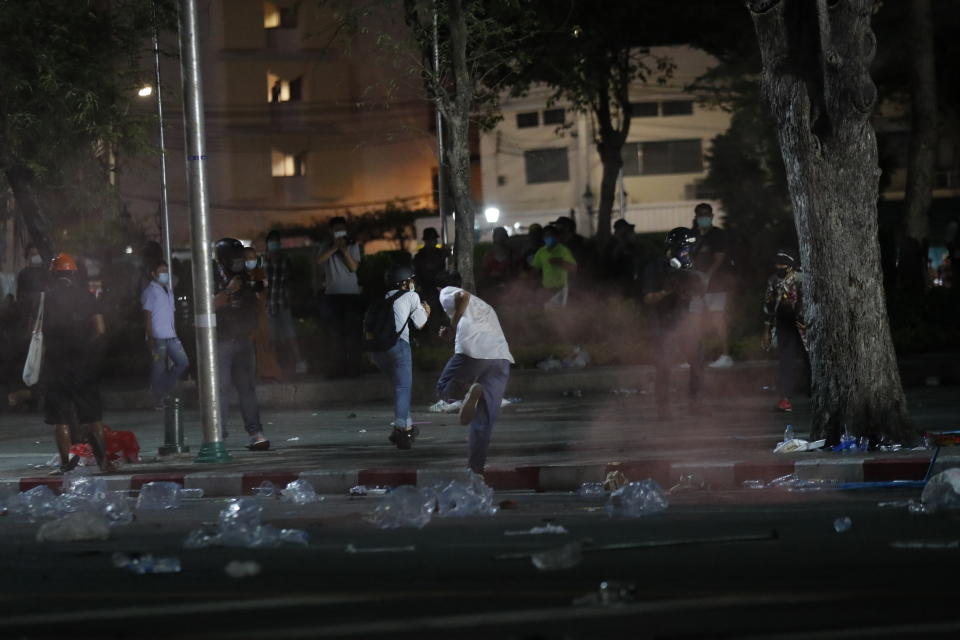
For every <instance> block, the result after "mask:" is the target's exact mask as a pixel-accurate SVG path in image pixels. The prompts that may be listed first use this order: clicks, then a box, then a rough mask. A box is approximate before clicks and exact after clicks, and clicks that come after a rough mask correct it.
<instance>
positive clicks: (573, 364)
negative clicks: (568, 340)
mask: <svg viewBox="0 0 960 640" xmlns="http://www.w3.org/2000/svg"><path fill="white" fill-rule="evenodd" d="M589 364H590V354H589V353H587V351H586V349H584V348H582V347H581V346H580V345H577V346H575V347H574V348H573V351H571V352H570V354H569V355H568V356H567V357H566V358H564V359H563V366H564V368H566V369H583V368H584V367H586V366H587V365H589Z"/></svg>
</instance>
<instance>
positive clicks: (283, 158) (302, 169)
mask: <svg viewBox="0 0 960 640" xmlns="http://www.w3.org/2000/svg"><path fill="white" fill-rule="evenodd" d="M270 156H271V161H272V163H271V164H272V175H273V177H274V178H293V177H295V176H305V175H307V152H306V151H301V152H300V153H284V152H283V151H278V150H277V149H273V150H272V151H271V153H270Z"/></svg>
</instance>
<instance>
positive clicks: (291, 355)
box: [18, 203, 807, 472]
mask: <svg viewBox="0 0 960 640" xmlns="http://www.w3.org/2000/svg"><path fill="white" fill-rule="evenodd" d="M694 215H695V217H694V224H693V225H692V226H691V227H690V228H687V227H678V228H675V229H673V230H672V231H670V232H669V233H668V234H667V236H666V240H665V243H664V244H663V245H662V249H661V250H660V251H659V252H658V254H657V255H654V256H644V255H643V253H642V251H641V250H640V249H639V246H638V244H637V242H636V237H635V233H634V227H633V225H631V224H629V223H628V222H626V221H625V220H618V221H617V222H616V223H615V225H614V227H613V234H612V237H611V239H610V241H609V242H608V243H607V245H606V246H604V247H602V248H601V249H600V250H599V251H597V250H595V249H594V248H593V247H592V246H591V245H590V244H589V243H587V242H586V241H585V239H584V238H583V237H582V236H580V235H579V234H577V231H576V225H575V223H574V222H573V220H572V218H570V217H567V216H562V217H560V218H558V219H557V220H556V221H555V222H553V223H552V224H549V225H546V226H545V227H540V226H539V225H531V227H530V229H529V233H528V234H527V236H526V237H525V238H523V239H522V240H523V242H524V244H522V245H521V244H519V243H518V242H517V240H518V239H517V238H511V237H510V236H509V234H508V233H507V231H506V230H505V229H503V228H498V229H495V230H494V232H493V242H492V244H491V245H490V247H489V249H488V250H487V251H486V253H485V254H484V255H483V256H482V259H481V260H480V262H479V267H478V271H477V276H478V291H477V293H472V292H470V291H467V290H465V289H463V288H462V287H461V282H460V278H459V275H458V274H456V273H455V272H452V271H450V270H449V269H450V257H451V256H450V252H449V250H448V249H447V247H444V246H442V245H441V244H440V243H439V238H438V234H437V232H436V230H435V229H432V228H427V229H426V230H424V232H423V236H422V240H423V246H422V248H420V249H419V251H417V252H416V254H415V255H413V256H412V258H411V259H410V260H409V261H403V260H401V261H398V262H396V263H395V264H392V265H390V266H389V267H388V268H387V269H386V270H385V273H384V274H383V287H382V288H383V293H382V296H381V295H380V294H379V293H377V294H376V295H374V296H373V297H372V298H365V297H364V293H367V294H370V293H371V292H365V291H364V290H363V287H362V286H361V283H360V280H359V278H358V271H359V270H360V266H361V263H362V262H363V260H364V257H363V251H362V247H361V246H360V244H359V243H358V242H356V241H355V240H353V239H352V238H351V236H350V234H349V232H348V229H347V221H346V219H344V218H340V217H338V218H333V219H331V220H330V221H329V223H328V228H329V235H328V238H327V240H326V241H324V242H322V243H320V244H319V245H318V247H317V250H316V253H315V254H314V258H313V259H314V261H315V264H316V265H317V267H318V269H320V270H322V273H323V276H324V282H325V291H324V295H323V297H322V304H323V307H324V310H325V313H326V314H327V316H326V317H328V318H330V325H329V329H330V330H331V332H332V336H331V339H330V340H329V341H328V342H327V344H328V347H329V348H328V349H327V350H326V353H325V356H326V357H327V358H328V359H329V360H330V362H331V363H332V364H333V367H332V373H333V374H335V375H355V374H356V373H358V372H360V371H362V369H363V367H364V362H365V359H366V358H365V356H364V352H366V353H367V354H368V355H369V360H370V361H372V363H373V364H374V365H375V366H376V367H377V368H378V369H379V370H380V371H382V372H383V373H384V374H385V375H386V376H387V377H388V378H389V379H390V381H391V383H392V385H393V392H394V417H393V420H392V421H391V423H390V433H389V441H390V442H391V443H392V444H394V445H395V446H396V447H397V448H399V449H409V448H411V447H412V446H413V443H414V441H415V439H416V437H417V435H418V430H417V428H416V426H415V425H414V423H413V419H412V416H411V410H410V406H411V399H410V396H411V389H412V386H413V385H412V379H413V366H412V363H413V358H412V345H413V344H414V343H415V341H414V340H412V338H411V331H418V332H423V335H428V336H432V337H435V338H437V339H441V338H443V337H447V338H449V339H452V341H453V354H452V357H451V358H450V359H449V361H448V362H447V364H446V366H445V367H444V368H443V371H442V373H441V374H440V377H439V380H438V382H437V394H438V396H439V397H440V398H441V399H443V400H447V401H450V400H453V399H462V404H461V409H460V412H461V416H460V418H461V422H462V423H463V424H464V425H469V426H470V435H469V447H468V449H469V451H468V466H469V467H470V468H471V469H473V470H474V471H477V472H480V471H482V470H483V468H484V465H485V462H486V456H487V450H488V448H489V443H490V437H491V433H492V430H493V426H494V423H495V422H496V420H497V417H498V414H499V410H500V405H501V402H502V399H503V395H504V392H505V389H506V385H507V381H508V380H509V375H510V366H511V364H512V363H513V362H514V359H513V356H512V355H511V352H510V348H509V345H508V342H507V339H506V336H505V335H504V331H503V329H502V327H501V324H500V320H499V317H498V315H497V311H496V309H497V308H498V307H499V306H500V305H502V304H505V301H506V300H508V299H509V297H510V296H511V295H513V293H514V292H515V289H514V287H515V286H517V285H518V283H524V285H523V286H526V287H528V291H529V292H530V293H531V296H530V297H529V298H527V300H529V301H533V304H534V305H536V306H534V307H533V308H534V309H536V308H541V309H542V310H543V311H544V312H550V311H553V310H557V309H563V308H566V307H568V306H570V305H572V304H575V301H576V299H577V296H578V287H582V288H584V289H585V288H586V287H587V286H589V285H588V284H587V283H590V282H592V281H596V280H598V279H602V280H604V281H605V282H606V284H607V286H608V287H612V289H613V290H614V291H618V292H619V293H620V294H621V295H624V296H627V297H630V296H634V297H636V298H637V299H638V301H639V302H640V303H642V304H643V305H644V306H645V307H647V308H648V309H649V311H650V313H649V314H648V316H649V317H650V318H651V320H652V332H653V337H654V340H653V341H652V345H653V346H654V353H653V361H654V363H655V365H656V393H655V397H656V404H657V409H658V415H659V416H660V417H661V418H663V419H668V418H669V417H670V407H671V403H670V399H669V387H670V376H671V371H672V370H673V369H674V368H675V367H676V366H677V365H680V366H683V367H685V368H688V369H689V397H690V401H691V409H692V410H693V411H694V412H697V411H699V409H700V398H701V391H702V386H703V374H704V368H705V367H706V366H707V364H706V363H705V362H704V347H703V344H704V337H705V336H706V335H708V334H709V333H711V332H712V333H715V334H716V335H717V336H718V337H719V344H720V346H721V354H720V356H719V358H717V359H716V360H715V361H713V362H712V363H710V365H709V366H713V367H727V366H730V365H731V364H732V359H731V358H730V355H729V352H728V348H727V344H726V330H727V310H728V309H727V306H728V297H729V295H730V292H731V290H732V289H733V287H734V286H735V283H734V281H733V278H734V277H733V271H732V269H731V264H730V260H729V256H728V252H727V244H726V238H725V235H724V232H723V230H722V229H719V228H717V227H715V226H714V225H713V211H712V208H711V207H710V205H709V204H706V203H703V204H700V205H698V206H697V207H696V209H695V211H694ZM282 240H283V238H282V236H281V235H280V233H279V232H276V231H271V232H270V233H269V234H268V235H267V237H266V245H265V249H266V250H265V252H263V254H260V253H258V252H257V251H256V249H255V248H254V247H252V246H244V245H243V243H241V242H240V241H239V240H236V239H234V238H223V239H221V240H219V241H218V242H217V243H216V245H215V262H214V265H213V275H214V283H215V297H214V307H215V310H216V326H217V334H216V335H217V342H216V360H217V365H218V370H219V384H220V387H219V404H220V407H221V417H222V419H221V422H222V424H221V425H220V429H221V435H222V437H224V438H226V437H227V436H228V435H229V433H230V430H229V428H228V423H229V419H228V418H229V415H230V412H229V399H230V396H231V394H232V393H233V392H236V396H237V399H238V404H239V413H240V417H241V420H242V426H243V428H244V431H245V432H246V436H247V438H248V442H247V447H248V448H249V449H250V450H251V451H265V450H268V449H269V448H270V441H269V439H268V437H267V435H266V434H265V432H264V427H263V423H262V421H261V418H260V409H259V405H258V402H257V396H256V382H257V380H258V379H275V378H280V377H283V376H285V375H288V373H286V372H290V373H289V374H300V373H305V372H306V371H307V363H306V360H305V359H304V357H303V354H302V353H301V347H300V344H299V342H298V336H297V330H296V325H295V322H294V317H293V307H292V304H291V295H290V284H291V278H292V273H293V271H292V267H291V263H290V259H289V257H288V256H287V255H285V253H284V250H283V246H282ZM145 255H146V256H147V259H145V260H144V265H143V266H144V274H145V280H144V282H143V283H142V287H141V293H140V308H141V309H142V314H143V331H144V333H143V335H144V340H145V343H146V350H147V351H148V352H149V354H150V358H151V364H150V372H149V380H150V392H151V397H152V400H153V403H154V405H155V406H156V407H157V408H161V407H163V406H164V404H165V402H166V401H167V399H168V398H169V397H171V395H172V394H175V393H176V389H177V384H178V381H179V380H180V379H181V378H182V377H183V375H184V372H185V371H187V370H188V367H189V356H188V353H187V349H185V348H184V344H183V343H182V342H181V340H180V337H179V336H178V334H177V322H176V317H177V302H176V296H175V295H174V286H175V284H176V283H175V282H174V280H175V278H174V276H173V275H172V273H171V268H170V265H168V264H166V262H164V261H163V260H162V259H161V258H160V254H159V253H158V252H150V253H149V254H145ZM26 257H27V261H28V265H27V267H25V268H24V269H23V270H22V272H21V273H20V274H19V278H18V285H19V286H18V305H19V306H20V307H21V308H22V309H23V310H25V312H24V313H22V314H21V315H22V316H23V318H24V321H23V322H22V329H23V334H24V335H27V334H29V328H30V326H31V324H32V322H33V321H34V319H35V318H36V317H37V315H38V313H41V311H40V310H41V309H43V311H42V326H43V330H44V333H45V335H46V336H47V345H48V346H47V349H46V352H45V356H44V366H43V376H42V380H43V383H42V384H41V385H40V387H41V388H42V389H43V394H44V400H45V402H44V406H45V418H46V421H47V423H48V424H51V425H53V426H54V430H55V437H56V441H57V444H58V449H59V451H60V456H61V467H60V469H59V471H61V472H63V471H67V470H69V469H70V468H71V467H72V465H73V464H75V463H76V461H75V460H71V459H70V456H69V455H68V451H69V447H70V443H71V442H72V441H76V440H78V439H79V440H84V441H88V442H89V443H90V444H91V446H92V449H93V451H94V452H95V454H96V455H97V459H98V462H100V463H101V467H102V468H103V469H104V470H108V469H109V461H108V460H107V459H106V458H105V457H104V455H103V435H102V422H101V409H100V402H99V387H98V385H99V365H100V361H101V359H102V354H103V346H102V345H103V336H104V334H105V332H106V331H107V328H106V327H105V323H104V317H103V313H102V312H101V310H100V308H99V307H98V300H97V298H96V297H95V296H93V295H92V294H91V293H90V291H89V289H88V287H87V286H85V283H84V282H83V279H84V276H83V274H82V273H81V270H80V269H78V267H77V264H76V261H75V260H74V259H73V258H72V257H71V256H70V255H67V254H59V255H58V256H56V257H55V259H54V260H52V261H51V262H49V263H47V262H45V261H44V259H43V258H42V257H41V256H40V253H39V251H37V249H36V248H35V247H33V246H30V247H27V252H26ZM772 267H773V273H772V274H771V275H770V279H769V281H768V283H767V287H766V293H765V297H764V300H763V304H762V310H763V313H762V317H763V322H764V324H765V327H766V332H765V335H764V339H763V342H764V345H765V346H767V347H769V348H775V349H777V350H778V353H779V354H780V368H779V384H778V388H779V389H780V393H781V398H780V400H779V402H778V404H777V408H778V409H779V410H782V411H790V410H791V409H792V403H791V400H790V396H791V393H792V391H793V390H794V389H795V388H796V386H797V378H798V375H797V372H798V370H799V368H800V367H802V366H803V364H804V362H805V359H806V345H807V334H806V326H805V323H804V317H803V289H802V271H801V269H800V265H799V260H798V258H797V254H796V252H794V251H793V250H791V249H782V250H780V251H778V252H777V254H776V257H775V258H774V260H773V261H772ZM481 296H482V297H481ZM572 301H574V302H572Z"/></svg>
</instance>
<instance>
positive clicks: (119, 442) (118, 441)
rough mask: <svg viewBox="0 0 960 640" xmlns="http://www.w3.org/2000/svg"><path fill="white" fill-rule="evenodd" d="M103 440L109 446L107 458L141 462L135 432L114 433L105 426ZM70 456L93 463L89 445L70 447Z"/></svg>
mask: <svg viewBox="0 0 960 640" xmlns="http://www.w3.org/2000/svg"><path fill="white" fill-rule="evenodd" d="M103 439H104V441H105V442H106V445H107V458H108V459H110V460H122V461H123V462H140V443H139V442H137V436H135V435H134V433H133V431H114V430H113V429H111V428H110V427H108V426H106V425H104V427H103ZM70 454H71V455H75V456H80V457H81V458H84V459H85V460H89V461H92V460H93V459H94V457H93V450H92V449H91V448H90V445H89V444H86V443H84V444H75V445H73V446H72V447H70Z"/></svg>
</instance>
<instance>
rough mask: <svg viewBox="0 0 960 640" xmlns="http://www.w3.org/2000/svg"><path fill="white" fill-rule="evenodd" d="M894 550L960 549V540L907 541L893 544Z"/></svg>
mask: <svg viewBox="0 0 960 640" xmlns="http://www.w3.org/2000/svg"><path fill="white" fill-rule="evenodd" d="M890 546H891V547H892V548H894V549H960V540H907V541H896V542H891V543H890Z"/></svg>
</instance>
